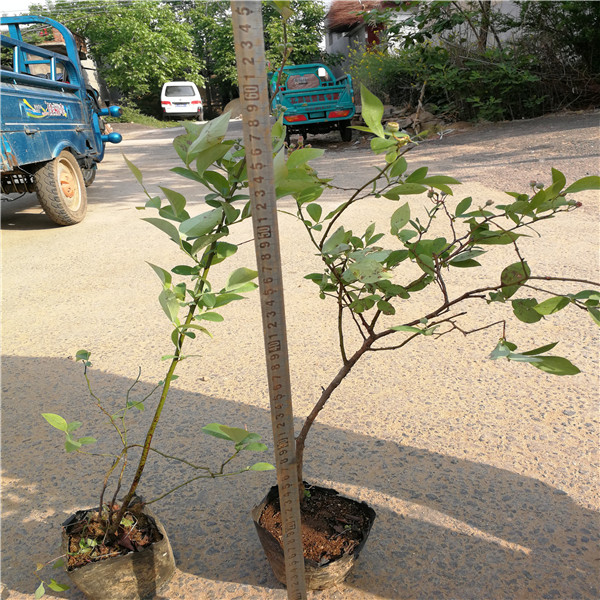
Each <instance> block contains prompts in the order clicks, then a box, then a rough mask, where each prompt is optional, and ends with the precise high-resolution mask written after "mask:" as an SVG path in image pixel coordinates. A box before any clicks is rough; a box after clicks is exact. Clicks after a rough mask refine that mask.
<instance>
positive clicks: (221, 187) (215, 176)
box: [204, 171, 229, 196]
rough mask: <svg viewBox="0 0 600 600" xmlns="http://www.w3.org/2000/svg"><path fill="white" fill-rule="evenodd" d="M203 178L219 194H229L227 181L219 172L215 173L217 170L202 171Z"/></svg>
mask: <svg viewBox="0 0 600 600" xmlns="http://www.w3.org/2000/svg"><path fill="white" fill-rule="evenodd" d="M204 179H205V181H207V182H208V183H209V184H210V185H212V186H213V187H214V188H215V189H216V190H217V191H218V192H219V194H221V196H227V195H228V194H229V182H228V181H227V179H226V178H225V177H224V176H223V175H221V173H217V171H206V172H205V173H204Z"/></svg>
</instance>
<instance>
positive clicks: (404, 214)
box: [390, 202, 410, 235]
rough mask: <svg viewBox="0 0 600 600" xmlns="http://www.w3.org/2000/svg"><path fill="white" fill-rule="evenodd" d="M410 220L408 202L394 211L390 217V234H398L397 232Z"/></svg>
mask: <svg viewBox="0 0 600 600" xmlns="http://www.w3.org/2000/svg"><path fill="white" fill-rule="evenodd" d="M409 220H410V206H409V204H408V202H406V203H405V204H403V205H402V206H401V207H400V208H398V209H396V210H395V211H394V214H393V215H392V218H391V230H390V231H391V234H392V235H398V232H399V231H400V230H401V229H402V228H403V227H404V226H405V225H406V224H407V223H408V222H409Z"/></svg>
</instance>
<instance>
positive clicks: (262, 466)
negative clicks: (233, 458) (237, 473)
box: [248, 462, 275, 471]
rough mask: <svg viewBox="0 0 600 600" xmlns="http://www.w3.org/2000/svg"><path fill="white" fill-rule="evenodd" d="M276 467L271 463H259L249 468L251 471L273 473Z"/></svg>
mask: <svg viewBox="0 0 600 600" xmlns="http://www.w3.org/2000/svg"><path fill="white" fill-rule="evenodd" d="M274 469H275V467H274V466H273V465H272V464H271V463H266V462H257V463H254V464H253V465H252V466H251V467H248V470H249V471H273V470H274Z"/></svg>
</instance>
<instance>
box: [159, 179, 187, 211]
mask: <svg viewBox="0 0 600 600" xmlns="http://www.w3.org/2000/svg"><path fill="white" fill-rule="evenodd" d="M159 187H160V189H161V190H162V191H163V193H164V195H165V196H166V197H167V200H168V201H169V204H170V205H171V207H172V208H173V212H174V213H175V215H180V214H181V213H182V212H183V210H184V209H185V205H186V199H185V196H184V195H183V194H180V193H179V192H176V191H174V190H170V189H169V188H166V187H162V186H159Z"/></svg>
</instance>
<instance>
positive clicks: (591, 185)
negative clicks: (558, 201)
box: [564, 175, 600, 194]
mask: <svg viewBox="0 0 600 600" xmlns="http://www.w3.org/2000/svg"><path fill="white" fill-rule="evenodd" d="M585 190H600V177H599V176H598V175H590V176H589V177H582V178H581V179H578V180H577V181H575V182H574V183H572V184H571V185H570V186H569V187H568V188H567V189H566V190H565V191H564V193H565V194H576V193H577V192H583V191H585Z"/></svg>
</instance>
